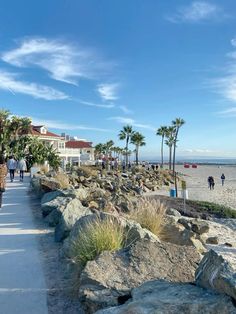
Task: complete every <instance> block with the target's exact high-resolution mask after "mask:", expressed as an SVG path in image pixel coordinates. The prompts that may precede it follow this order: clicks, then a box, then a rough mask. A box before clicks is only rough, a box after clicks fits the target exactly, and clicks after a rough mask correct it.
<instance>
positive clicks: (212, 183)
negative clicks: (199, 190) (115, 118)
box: [208, 176, 215, 190]
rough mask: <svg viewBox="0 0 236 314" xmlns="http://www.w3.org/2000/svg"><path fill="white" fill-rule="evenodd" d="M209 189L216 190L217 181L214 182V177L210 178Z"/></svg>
mask: <svg viewBox="0 0 236 314" xmlns="http://www.w3.org/2000/svg"><path fill="white" fill-rule="evenodd" d="M208 187H209V188H210V190H214V187H215V181H214V178H213V177H212V176H209V177H208Z"/></svg>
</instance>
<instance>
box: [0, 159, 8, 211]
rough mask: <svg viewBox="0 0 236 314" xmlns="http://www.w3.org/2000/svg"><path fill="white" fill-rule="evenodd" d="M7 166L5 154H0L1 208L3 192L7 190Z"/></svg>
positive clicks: (0, 205)
mask: <svg viewBox="0 0 236 314" xmlns="http://www.w3.org/2000/svg"><path fill="white" fill-rule="evenodd" d="M6 176H7V166H6V163H5V159H4V157H3V156H0V208H1V207H2V193H4V192H5V186H6V181H5V180H6Z"/></svg>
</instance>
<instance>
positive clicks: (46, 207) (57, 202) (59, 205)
mask: <svg viewBox="0 0 236 314" xmlns="http://www.w3.org/2000/svg"><path fill="white" fill-rule="evenodd" d="M71 200H72V198H71V197H64V196H58V197H56V198H54V199H52V200H51V201H49V202H47V203H43V204H42V206H41V210H42V214H43V217H46V216H47V215H49V214H50V213H51V212H53V211H54V210H56V211H58V212H62V211H63V210H64V209H65V207H66V205H67V204H68V203H69V202H70V201H71Z"/></svg>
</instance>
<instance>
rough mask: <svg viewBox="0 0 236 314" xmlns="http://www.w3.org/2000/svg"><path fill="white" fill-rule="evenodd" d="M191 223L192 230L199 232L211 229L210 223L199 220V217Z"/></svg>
mask: <svg viewBox="0 0 236 314" xmlns="http://www.w3.org/2000/svg"><path fill="white" fill-rule="evenodd" d="M191 224H192V231H193V232H195V233H197V234H203V233H207V232H208V231H209V229H210V228H209V225H208V223H207V222H205V221H202V220H197V219H195V220H192V221H191Z"/></svg>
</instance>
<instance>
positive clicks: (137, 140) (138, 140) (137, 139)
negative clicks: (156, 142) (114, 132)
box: [131, 132, 146, 165]
mask: <svg viewBox="0 0 236 314" xmlns="http://www.w3.org/2000/svg"><path fill="white" fill-rule="evenodd" d="M131 143H132V144H134V145H135V159H136V165H138V155H139V148H140V147H141V146H144V145H146V142H145V136H143V135H142V134H141V133H139V132H135V133H134V134H133V135H132V137H131Z"/></svg>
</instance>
